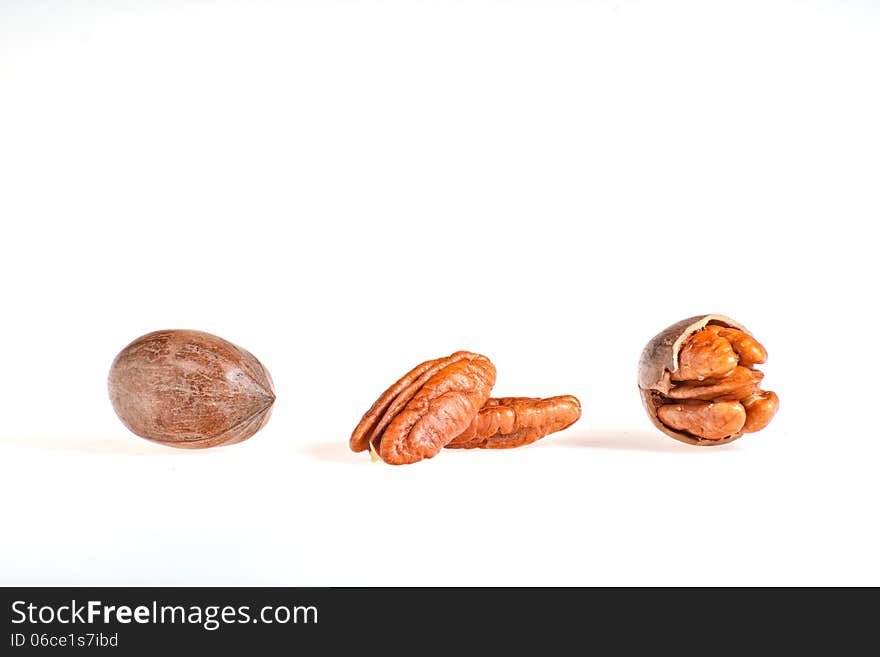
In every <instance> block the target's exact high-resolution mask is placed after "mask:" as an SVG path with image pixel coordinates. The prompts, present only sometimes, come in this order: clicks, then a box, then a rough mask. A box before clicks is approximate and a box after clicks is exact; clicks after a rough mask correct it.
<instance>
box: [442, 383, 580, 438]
mask: <svg viewBox="0 0 880 657" xmlns="http://www.w3.org/2000/svg"><path fill="white" fill-rule="evenodd" d="M580 416H581V404H580V402H579V401H578V399H577V397H573V396H571V395H563V396H560V397H548V398H546V399H540V398H532V397H501V398H498V399H489V401H487V402H486V404H485V406H483V408H481V409H480V412H479V413H477V417H475V418H474V421H473V422H471V425H470V426H469V427H468V428H467V429H466V430H465V431H464V433H462V434H461V435H460V436H458V437H457V438H455V439H454V440H453V441H452V442H450V443H449V444H448V445H446V447H448V448H455V449H473V448H481V449H507V448H511V447H520V446H522V445H528V444H529V443H533V442H535V441H536V440H539V439H541V438H543V437H544V436H546V435H548V434H551V433H554V432H556V431H562V430H563V429H565V428H566V427H569V426H571V425H572V424H574V423H575V422H577V420H578V418H580Z"/></svg>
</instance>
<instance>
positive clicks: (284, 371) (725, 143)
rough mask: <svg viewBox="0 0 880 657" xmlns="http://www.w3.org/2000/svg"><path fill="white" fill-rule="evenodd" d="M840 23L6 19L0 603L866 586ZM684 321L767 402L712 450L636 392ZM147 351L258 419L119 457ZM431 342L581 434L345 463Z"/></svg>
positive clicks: (376, 10) (851, 112) (36, 11)
mask: <svg viewBox="0 0 880 657" xmlns="http://www.w3.org/2000/svg"><path fill="white" fill-rule="evenodd" d="M870 4H871V3H868V2H855V1H851V2H846V1H840V2H830V1H828V2H821V1H818V0H816V1H812V2H778V1H773V2H740V3H713V2H709V3H707V2H665V3H652V2H627V1H620V2H610V1H609V2H580V3H578V2H552V3H544V2H537V1H535V2H527V1H525V0H521V1H519V2H500V1H498V2H467V3H465V2H451V1H449V2H363V3H343V2H311V3H307V2H302V3H284V2H278V3H272V2H256V3H253V2H224V3H207V2H204V3H201V2H188V3H176V2H137V3H135V2H127V3H126V2H109V1H108V2H78V3H77V2H73V3H61V2H24V1H23V0H22V1H18V2H11V1H7V2H4V3H3V4H2V9H0V221H2V243H0V249H2V254H0V256H2V257H0V280H2V292H3V294H2V301H3V306H2V318H3V321H2V325H0V336H2V346H3V349H2V353H3V358H2V370H0V412H2V422H0V532H2V536H0V583H3V584H94V585H99V584H156V585H159V584H183V585H197V584H218V585H219V584H257V585H276V584H277V585H346V584H348V585H382V584H402V585H429V584H440V585H445V584H461V585H490V584H496V585H508V584H510V585H514V584H524V585H532V584H535V585H537V584H548V585H551V584H558V585H599V584H622V585H630V584H649V585H650V584H676V585H677V584H680V585H703V584H768V585H777V584H873V585H878V584H880V561H878V556H877V555H878V554H880V535H878V523H877V503H878V499H880V484H878V479H877V473H878V465H880V463H878V458H880V432H878V422H880V421H878V419H877V410H876V409H877V390H878V388H877V375H876V371H877V358H878V355H877V352H878V347H877V325H878V319H880V317H878V311H877V291H876V288H877V283H878V279H880V276H878V265H877V249H878V240H877V237H876V233H875V228H874V226H875V224H876V222H877V220H878V219H880V187H878V181H880V80H878V76H880V10H878V9H877V8H871V7H870V6H869V5H870ZM702 312H720V313H724V314H727V315H730V316H732V317H734V318H735V319H738V320H739V321H741V322H742V323H744V324H745V325H746V326H748V327H749V328H750V329H752V330H753V331H754V333H755V334H756V336H757V337H758V338H759V339H760V340H761V341H762V342H764V344H765V345H766V346H767V348H768V349H769V352H770V360H769V362H768V364H767V365H766V366H765V367H764V370H765V372H766V374H767V377H766V379H765V383H766V387H767V388H769V389H772V390H776V391H777V392H778V393H779V395H780V398H781V402H782V403H781V411H780V413H779V415H778V416H777V418H776V419H775V420H774V422H773V423H772V425H771V426H770V427H769V428H768V429H767V430H765V431H764V432H762V433H760V434H756V435H750V436H746V437H744V438H743V439H742V440H740V441H738V442H737V443H735V444H733V445H730V446H727V447H719V448H696V447H690V446H687V445H683V444H679V443H677V442H675V441H673V440H672V439H670V438H667V437H665V436H663V435H661V434H660V433H659V432H657V431H656V430H654V429H653V427H652V426H651V425H650V423H649V422H648V420H647V418H646V417H645V416H644V413H643V411H642V409H641V405H640V402H639V399H638V394H637V391H636V381H635V369H636V361H637V359H638V356H639V352H640V351H641V348H642V346H643V344H644V343H645V342H646V341H647V340H648V339H649V338H650V337H651V336H652V335H653V334H654V333H656V332H658V331H659V330H661V329H663V328H664V327H665V326H667V325H668V324H670V323H672V322H674V321H676V320H678V319H681V318H683V317H687V316H690V315H693V314H697V313H702ZM160 328H194V329H201V330H206V331H210V332H212V333H216V334H218V335H221V336H223V337H225V338H227V339H229V340H231V341H233V342H235V343H237V344H240V345H242V346H244V347H245V348H247V349H249V350H251V351H253V352H254V353H255V354H256V355H257V356H258V357H259V358H260V359H261V360H262V361H263V362H264V363H265V364H266V366H267V367H268V368H269V370H270V371H271V372H272V374H273V376H274V379H275V383H276V387H277V393H278V400H277V403H276V407H275V412H274V415H273V417H272V420H271V421H270V422H269V424H268V426H267V427H266V428H265V429H264V430H263V431H261V432H260V433H259V434H257V435H256V436H255V437H254V438H252V439H251V440H250V441H247V442H245V443H243V444H240V445H237V446H234V447H228V448H221V449H215V450H206V451H200V452H198V451H197V452H189V451H180V450H175V449H171V448H166V447H161V446H157V445H154V444H151V443H148V442H146V441H144V440H142V439H140V438H137V437H136V436H133V435H132V434H130V433H128V432H127V431H126V429H125V428H124V427H123V426H122V424H121V423H120V422H119V421H118V420H117V419H116V417H115V415H114V413H113V410H112V408H111V406H110V403H109V401H108V399H107V392H106V383H105V381H106V375H107V370H108V367H109V365H110V362H111V360H112V359H113V357H114V356H115V354H116V353H117V352H118V351H119V350H120V349H121V348H122V347H123V346H124V345H125V344H127V343H128V342H129V341H130V340H132V339H134V338H135V337H137V336H139V335H141V334H143V333H146V332H148V331H151V330H155V329H160ZM457 349H469V350H473V351H478V352H481V353H485V354H486V355H488V356H489V357H490V358H492V360H493V361H494V362H495V364H496V366H497V368H498V381H497V384H496V387H495V393H496V394H497V395H529V396H538V395H553V394H575V395H577V396H578V397H580V398H581V400H582V403H583V406H584V416H583V418H582V420H581V421H580V422H579V423H578V424H577V425H575V426H574V427H573V428H571V429H570V430H568V431H566V432H564V433H561V434H558V435H555V436H552V437H549V438H546V439H544V440H543V441H541V442H539V443H537V444H535V445H534V446H531V447H528V448H523V449H519V450H511V451H506V452H505V451H469V452H444V453H441V454H440V455H439V456H438V457H437V458H435V459H433V460H431V461H425V462H422V463H419V464H417V465H413V466H407V467H391V466H387V465H384V464H381V463H371V462H370V459H369V458H368V457H367V456H366V455H364V454H352V453H350V452H349V451H348V446H347V442H348V436H349V434H350V432H351V430H352V428H353V427H354V425H355V424H356V423H357V421H358V420H359V418H360V416H361V414H362V413H363V412H364V411H365V410H366V409H367V408H368V407H369V405H370V404H371V403H372V402H373V400H374V399H375V398H376V397H377V396H378V395H379V394H380V393H381V392H382V390H384V389H385V387H387V386H388V385H389V384H390V383H392V382H393V381H394V380H395V379H396V378H397V377H398V376H400V375H401V374H403V373H404V372H405V371H407V370H408V369H409V368H410V367H412V366H413V365H415V364H416V363H418V362H421V361H423V360H426V359H428V358H433V357H438V356H443V355H447V354H449V353H451V352H453V351H455V350H457Z"/></svg>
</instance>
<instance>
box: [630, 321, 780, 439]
mask: <svg viewBox="0 0 880 657" xmlns="http://www.w3.org/2000/svg"><path fill="white" fill-rule="evenodd" d="M710 325H711V326H718V327H722V328H726V329H735V330H736V331H741V332H742V333H743V334H745V336H748V339H749V342H750V343H753V344H754V345H758V346H760V345H759V343H758V342H757V341H756V340H754V338H753V336H752V334H751V333H750V332H749V331H748V329H746V328H745V327H744V326H743V325H742V324H740V323H738V322H736V321H734V320H732V319H731V318H729V317H726V316H724V315H716V314H712V315H697V316H694V317H689V318H687V319H683V320H681V321H680V322H676V323H675V324H673V325H672V326H669V327H668V328H666V329H665V330H663V331H661V332H660V333H659V334H657V335H656V336H655V337H654V338H653V339H652V340H650V341H649V342H648V344H647V345H645V348H644V350H643V351H642V354H641V357H640V359H639V370H638V385H639V393H640V396H641V399H642V404H643V406H644V407H645V410H646V412H647V413H648V417H649V418H650V420H651V422H652V424H654V426H655V427H657V428H658V429H659V430H660V431H662V432H663V433H665V434H666V435H668V436H670V437H672V438H675V439H676V440H680V441H682V442H685V443H688V444H691V445H723V444H725V443H729V442H732V441H734V440H736V439H737V438H739V437H740V436H742V435H743V434H744V433H747V432H750V431H755V430H757V429H756V428H754V427H756V426H757V425H758V424H761V426H760V428H763V427H764V426H766V424H767V423H769V421H770V419H771V418H772V415H773V413H775V411H776V408H777V407H778V398H777V397H776V395H775V394H774V393H764V392H763V391H759V390H757V385H758V384H759V383H760V381H761V379H762V378H763V374H762V373H761V372H759V371H757V370H748V369H747V368H746V367H743V366H742V365H740V366H737V367H736V368H734V370H733V371H732V373H731V374H727V375H725V376H728V377H731V378H730V379H729V380H728V381H725V379H724V378H721V379H715V380H714V381H713V380H712V379H711V378H709V379H706V380H705V381H679V380H674V379H673V376H672V373H673V372H676V371H677V370H678V369H679V355H680V353H681V350H682V348H683V346H684V345H685V343H686V342H687V341H688V339H689V338H690V337H691V336H692V335H694V334H695V333H697V332H699V331H702V330H703V329H704V328H706V327H707V326H710ZM717 332H718V333H719V334H722V335H725V331H723V330H721V329H718V330H717ZM731 333H733V332H731ZM738 346H740V348H742V346H741V345H737V344H735V345H734V349H736V347H738ZM761 349H763V348H761ZM748 353H749V355H748V356H747V357H745V358H743V357H741V358H740V363H742V364H743V365H752V364H754V363H755V362H757V356H756V355H754V354H756V351H755V350H754V349H752V348H750V350H749V352H748ZM758 355H760V354H758ZM764 357H766V352H764ZM676 378H678V377H676ZM740 384H742V385H740ZM725 393H726V395H725ZM759 393H760V394H764V395H768V394H769V395H772V398H771V399H770V401H766V402H762V404H761V405H759V406H756V410H757V411H758V412H759V413H760V415H761V417H760V418H758V417H755V418H753V421H750V420H749V419H748V418H747V417H746V416H745V413H746V412H747V411H746V408H745V407H742V406H740V401H741V397H745V396H746V395H753V394H759ZM734 397H737V398H739V399H740V401H735V400H734V399H733V398H734ZM676 398H677V399H676ZM698 398H703V399H704V401H702V402H698V401H694V400H695V399H698ZM750 398H751V397H750ZM669 404H672V405H673V406H672V407H669V408H665V409H663V410H662V411H661V410H660V408H661V407H662V406H667V405H669ZM700 404H703V406H706V405H709V406H712V405H713V404H714V406H715V408H714V409H709V408H705V409H701V408H699V405H700ZM728 406H730V408H728ZM734 406H740V407H739V408H735V407H734ZM771 407H772V408H771ZM749 413H750V414H752V413H754V411H749ZM661 415H662V417H661ZM664 419H665V420H666V422H668V423H669V424H667V423H666V422H664V421H663V420H664ZM684 420H688V421H692V422H695V423H696V426H704V427H706V430H707V431H708V432H709V433H711V435H712V437H706V436H697V435H695V434H693V433H690V432H688V431H685V430H682V429H681V428H676V426H678V427H681V426H686V423H685V422H684ZM703 423H705V424H703ZM670 425H672V426H670ZM728 430H729V431H730V433H729V435H720V434H723V433H726V432H727V431H728Z"/></svg>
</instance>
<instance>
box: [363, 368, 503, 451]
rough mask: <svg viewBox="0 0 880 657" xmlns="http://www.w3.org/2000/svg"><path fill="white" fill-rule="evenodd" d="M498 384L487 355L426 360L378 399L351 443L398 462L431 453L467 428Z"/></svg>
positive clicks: (366, 414) (365, 415) (364, 417)
mask: <svg viewBox="0 0 880 657" xmlns="http://www.w3.org/2000/svg"><path fill="white" fill-rule="evenodd" d="M493 385H495V366H494V365H493V364H492V363H491V362H490V361H489V359H488V358H486V357H485V356H481V355H479V354H474V353H471V352H469V351H458V352H456V353H454V354H452V355H451V356H448V357H447V358H438V359H435V360H429V361H426V362H424V363H422V364H421V365H418V366H417V367H415V368H413V369H412V370H411V371H409V372H408V373H407V374H405V375H404V376H403V377H402V378H401V379H400V380H399V381H397V383H395V384H394V385H393V386H391V387H390V388H389V389H388V390H386V391H385V392H384V393H383V394H382V396H381V397H379V399H377V400H376V402H375V403H374V404H373V406H372V407H371V408H370V410H368V411H367V412H366V413H365V414H364V416H363V418H362V419H361V421H360V423H359V424H358V425H357V427H356V428H355V430H354V432H353V433H352V434H351V440H350V441H349V445H350V447H351V449H352V450H353V451H355V452H362V451H365V450H367V449H372V450H374V451H375V452H376V453H377V454H378V455H379V456H380V457H381V458H382V460H383V461H385V462H386V463H390V464H393V465H402V464H406V463H415V462H417V461H421V460H422V459H429V458H432V457H434V456H435V455H436V454H437V453H438V452H439V451H440V450H441V449H443V447H444V446H446V445H447V444H448V443H449V442H450V441H451V440H453V439H454V438H455V437H456V436H458V435H460V434H461V433H462V432H463V431H465V430H466V429H467V428H468V426H469V425H470V424H471V422H472V421H473V419H474V417H475V416H476V415H477V411H479V410H480V408H482V406H483V404H485V403H486V400H487V399H489V393H490V391H491V390H492V386H493Z"/></svg>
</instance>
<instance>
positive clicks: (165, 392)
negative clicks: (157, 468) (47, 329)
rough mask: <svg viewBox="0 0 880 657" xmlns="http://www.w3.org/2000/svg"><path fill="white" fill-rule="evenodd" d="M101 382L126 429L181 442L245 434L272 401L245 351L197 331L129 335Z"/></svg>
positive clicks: (223, 440)
mask: <svg viewBox="0 0 880 657" xmlns="http://www.w3.org/2000/svg"><path fill="white" fill-rule="evenodd" d="M107 384H108V390H109V393H110V401H111V402H112V404H113V409H114V410H115V411H116V415H117V416H118V417H119V419H120V420H121V421H122V423H123V424H125V426H126V427H128V429H129V430H131V431H132V432H133V433H135V434H137V435H138V436H141V437H142V438H146V439H147V440H151V441H153V442H157V443H161V444H163V445H168V446H171V447H180V448H185V449H204V448H208V447H217V446H220V445H231V444H234V443H238V442H241V441H244V440H247V439H248V438H250V437H251V436H253V435H254V434H255V433H256V432H257V431H259V430H260V429H261V428H262V427H263V426H265V424H266V422H268V420H269V416H270V415H271V413H272V406H273V403H274V401H275V390H274V386H273V384H272V378H271V376H270V375H269V372H268V370H266V368H265V367H264V366H263V365H262V363H260V361H258V360H257V359H256V357H254V355H253V354H251V353H250V352H249V351H247V350H245V349H242V348H241V347H238V346H236V345H234V344H232V343H231V342H229V341H227V340H224V339H223V338H220V337H217V336H216V335H211V334H210V333H204V332H202V331H189V330H165V331H155V332H153V333H148V334H147V335H144V336H141V337H139V338H137V339H136V340H134V341H133V342H132V343H130V344H129V345H128V346H126V347H125V348H124V349H123V350H122V351H121V352H120V353H119V354H118V355H117V356H116V358H115V359H114V361H113V364H112V365H111V367H110V374H109V376H108V380H107Z"/></svg>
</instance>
